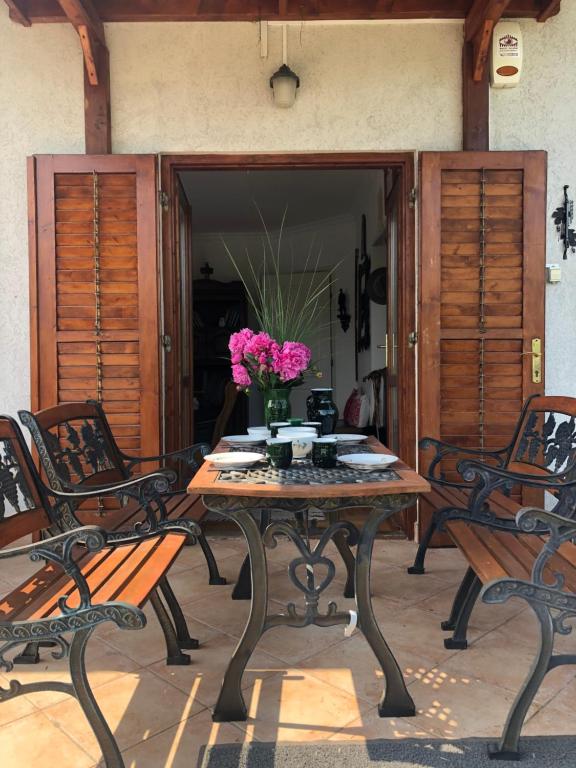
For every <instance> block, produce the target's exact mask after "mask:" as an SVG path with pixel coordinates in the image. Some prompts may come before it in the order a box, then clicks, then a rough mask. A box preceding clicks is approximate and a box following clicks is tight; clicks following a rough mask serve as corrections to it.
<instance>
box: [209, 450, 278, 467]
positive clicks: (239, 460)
mask: <svg viewBox="0 0 576 768" xmlns="http://www.w3.org/2000/svg"><path fill="white" fill-rule="evenodd" d="M263 458H264V456H263V455H262V454H261V453H248V452H247V451H246V452H244V451H236V452H235V451H228V452H226V453H209V454H208V455H207V456H204V460H205V461H208V462H210V464H213V465H214V466H215V467H218V469H246V468H247V467H252V466H254V464H257V463H258V462H259V461H262V459H263Z"/></svg>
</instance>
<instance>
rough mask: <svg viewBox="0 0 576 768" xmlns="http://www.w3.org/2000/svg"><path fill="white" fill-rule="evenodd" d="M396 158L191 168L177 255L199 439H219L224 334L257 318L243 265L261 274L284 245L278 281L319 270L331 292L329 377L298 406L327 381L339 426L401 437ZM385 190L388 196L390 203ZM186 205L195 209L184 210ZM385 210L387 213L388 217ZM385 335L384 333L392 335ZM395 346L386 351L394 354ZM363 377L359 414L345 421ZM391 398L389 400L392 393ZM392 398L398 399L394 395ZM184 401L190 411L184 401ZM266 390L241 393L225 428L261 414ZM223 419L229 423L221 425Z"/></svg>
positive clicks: (317, 348)
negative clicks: (396, 382)
mask: <svg viewBox="0 0 576 768" xmlns="http://www.w3.org/2000/svg"><path fill="white" fill-rule="evenodd" d="M397 173H398V172H397V171H395V170H393V169H389V170H386V169H341V170H338V169H335V170H331V169H314V170H312V169H309V170H307V169H296V168H294V169H286V170H284V169H282V170H267V169H266V170H261V169H258V170H189V171H188V170H186V171H180V172H179V180H180V190H181V200H180V207H181V216H180V226H181V228H182V229H185V228H187V229H188V232H184V231H182V232H181V236H180V238H179V242H180V244H181V246H180V247H181V249H182V253H181V259H186V260H187V261H188V266H187V269H186V270H185V269H184V268H182V271H183V272H184V271H188V270H189V271H190V277H191V281H190V282H191V284H192V305H191V306H192V314H193V330H192V336H193V345H192V349H193V353H192V354H193V361H191V365H192V368H193V371H192V373H193V393H192V388H191V389H190V392H191V394H192V396H193V401H192V403H191V404H190V405H189V406H188V407H187V408H186V409H185V410H186V411H187V412H189V413H190V416H191V418H192V417H193V422H194V436H195V439H196V440H206V441H207V442H213V437H214V434H215V428H216V422H217V420H218V417H219V415H221V414H222V409H223V407H224V402H225V398H226V394H225V393H226V385H227V383H228V382H229V381H230V378H231V373H230V364H229V357H230V355H229V352H228V340H229V337H230V334H231V333H233V332H234V331H236V330H239V329H240V328H243V327H245V326H248V327H252V328H253V329H256V328H257V323H256V320H255V317H254V312H253V310H252V308H251V305H250V299H249V296H248V295H247V291H246V288H245V287H244V285H243V283H242V281H241V280H240V276H239V274H238V270H239V271H240V272H241V273H242V276H243V277H244V276H248V277H249V280H250V279H252V278H250V271H251V267H250V264H252V267H253V268H254V273H255V275H257V276H258V275H261V273H262V270H263V269H269V266H268V267H263V253H264V251H266V250H269V249H270V248H272V249H274V250H276V249H278V248H279V249H280V250H279V253H280V264H281V274H280V281H281V282H282V281H289V280H290V275H291V274H292V280H293V281H295V280H298V281H299V284H301V285H302V294H304V292H305V290H308V286H309V285H312V284H313V283H314V281H316V283H317V284H319V285H322V284H326V283H327V282H331V285H330V288H329V289H328V290H325V291H323V293H322V295H321V297H320V299H319V301H320V302H321V304H322V314H321V323H320V324H319V327H318V331H317V335H316V336H315V338H313V339H311V340H310V346H311V348H312V353H313V361H314V363H315V364H316V366H317V368H318V370H319V373H320V374H321V378H317V379H316V378H313V377H310V378H308V379H307V380H306V381H305V382H304V385H303V386H301V387H298V388H296V389H295V390H294V391H293V392H292V395H291V404H292V415H293V416H299V417H304V418H305V417H306V397H307V396H308V394H309V390H310V388H311V387H331V388H333V390H334V393H333V399H334V402H335V403H336V405H337V407H338V409H339V412H340V426H339V428H340V429H341V430H342V429H344V430H348V431H349V430H350V428H354V427H356V428H358V429H360V430H361V431H363V432H368V433H371V434H380V435H381V436H382V437H383V438H386V439H387V440H388V444H389V445H393V443H394V439H393V434H394V431H395V429H394V421H395V419H394V415H393V414H392V418H391V419H389V417H388V416H389V413H390V408H391V405H393V400H394V397H395V395H394V392H393V391H391V392H389V393H388V395H387V394H386V389H387V386H388V387H389V385H390V381H387V370H388V373H390V369H391V368H393V366H394V362H395V361H394V359H392V358H393V357H394V354H395V345H394V343H393V342H392V341H391V342H390V347H389V348H387V345H388V343H389V342H388V339H392V338H393V337H392V333H394V327H395V324H396V319H395V318H396V313H397V309H396V303H397V302H396V290H395V287H396V286H395V282H396V278H395V275H396V264H395V262H396V244H395V243H396V236H397V232H396V221H395V214H394V206H393V205H392V203H391V200H393V197H394V194H393V192H394V186H395V180H396V174H397ZM387 199H388V204H387ZM183 208H188V210H187V211H186V210H182V209H183ZM387 212H388V219H387ZM387 334H388V335H387ZM389 355H390V357H389ZM355 388H358V390H359V392H360V394H361V395H364V397H361V398H360V400H361V414H359V416H357V417H354V418H352V419H349V420H348V423H346V422H345V421H344V414H345V410H346V404H347V401H348V399H349V398H350V396H351V395H352V393H353V391H354V389H355ZM387 401H388V402H387ZM390 401H392V402H390ZM188 408H189V409H190V410H188ZM263 418H264V416H263V402H262V397H261V395H260V393H258V392H256V391H252V392H251V393H250V395H249V396H246V395H245V394H243V393H239V394H238V395H237V397H236V401H235V403H234V406H233V409H232V410H231V413H230V416H229V418H227V423H226V424H225V425H223V426H224V429H225V430H226V432H227V433H238V432H244V431H245V430H246V427H247V426H248V425H249V424H252V425H254V424H262V423H263ZM219 426H220V427H221V426H222V425H219Z"/></svg>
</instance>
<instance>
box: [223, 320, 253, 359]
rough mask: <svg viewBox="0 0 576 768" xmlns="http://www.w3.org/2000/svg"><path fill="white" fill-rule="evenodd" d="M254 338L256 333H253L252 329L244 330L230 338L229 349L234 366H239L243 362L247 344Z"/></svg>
mask: <svg viewBox="0 0 576 768" xmlns="http://www.w3.org/2000/svg"><path fill="white" fill-rule="evenodd" d="M253 336H254V331H251V330H250V328H243V329H242V330H241V331H238V332H237V333H233V334H232V336H230V341H229V342H228V349H229V350H230V352H231V360H232V364H233V365H237V364H238V363H240V362H241V360H242V358H243V356H244V349H245V348H246V344H247V343H248V342H249V341H250V340H251V339H252V337H253Z"/></svg>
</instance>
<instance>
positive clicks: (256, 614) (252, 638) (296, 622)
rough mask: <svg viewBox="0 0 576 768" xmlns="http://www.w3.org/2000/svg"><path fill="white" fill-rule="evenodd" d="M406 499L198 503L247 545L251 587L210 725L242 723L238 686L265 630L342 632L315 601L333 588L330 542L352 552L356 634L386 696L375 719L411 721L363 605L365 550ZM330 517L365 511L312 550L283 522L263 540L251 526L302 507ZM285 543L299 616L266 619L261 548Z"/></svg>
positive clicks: (333, 615)
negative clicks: (290, 549)
mask: <svg viewBox="0 0 576 768" xmlns="http://www.w3.org/2000/svg"><path fill="white" fill-rule="evenodd" d="M414 498H415V497H414V495H413V494H397V495H382V496H373V497H356V498H347V499H342V498H340V499H338V498H322V499H314V500H311V499H310V500H306V499H296V498H291V499H263V498H251V497H238V496H234V497H230V496H215V495H214V496H212V495H206V496H204V497H203V501H204V504H205V505H206V507H207V508H208V509H209V510H210V511H212V512H218V513H220V514H222V515H224V516H225V517H227V518H228V519H230V520H233V521H234V522H235V523H236V524H237V525H238V526H239V527H240V529H241V530H242V533H243V534H244V537H245V538H246V542H247V544H248V553H249V558H250V560H249V565H250V576H251V583H252V604H251V610H250V617H249V619H248V623H247V625H246V628H245V629H244V633H243V635H242V639H241V640H240V643H239V645H238V647H237V648H236V650H235V651H234V654H233V656H232V659H231V660H230V664H229V666H228V669H227V670H226V674H225V676H224V681H223V683H222V689H221V691H220V696H219V697H218V701H217V703H216V707H215V709H214V714H213V719H214V720H215V721H216V722H227V721H232V720H246V718H247V710H246V704H245V702H244V698H243V696H242V690H241V682H242V675H243V674H244V670H245V669H246V666H247V664H248V661H249V660H250V657H251V655H252V653H253V652H254V649H255V647H256V645H257V643H258V641H259V640H260V638H261V637H262V635H263V634H264V632H266V630H268V629H271V628H272V627H278V626H287V627H294V628H299V627H307V626H309V625H311V624H314V625H316V626H319V627H328V626H333V625H335V624H348V623H349V622H350V613H349V612H348V611H339V610H338V607H337V605H336V603H334V602H330V603H329V604H328V609H327V611H326V613H320V611H319V609H318V604H319V599H320V596H321V594H322V592H324V590H325V589H326V588H327V587H328V586H329V584H330V583H331V582H332V580H333V578H334V575H335V572H336V569H335V566H334V563H333V561H332V560H330V559H329V558H328V557H327V556H326V555H325V554H324V550H325V548H326V546H327V544H328V543H329V541H330V540H334V542H335V543H337V542H338V544H337V546H338V548H339V550H340V551H341V552H342V549H341V547H342V545H343V544H345V546H346V548H347V549H348V546H356V547H357V550H356V566H355V569H354V591H355V597H356V609H357V613H358V627H359V629H360V630H361V631H362V633H363V634H364V637H365V638H366V641H367V642H368V644H369V645H370V647H371V649H372V651H373V653H374V655H375V656H376V658H377V659H378V662H379V664H380V666H381V668H382V672H383V675H384V679H385V691H384V694H383V696H382V698H381V700H380V703H379V705H378V712H379V714H380V716H381V717H411V716H413V715H414V714H415V707H414V702H413V701H412V698H411V696H410V694H409V693H408V690H407V688H406V685H405V683H404V678H403V676H402V672H401V670H400V668H399V666H398V663H397V662H396V659H395V658H394V655H393V653H392V651H391V650H390V648H389V647H388V645H387V643H386V641H385V640H384V638H383V636H382V633H381V632H380V629H379V627H378V624H377V623H376V619H375V617H374V612H373V610H372V601H371V598H370V564H371V559H372V549H373V546H374V539H375V537H376V533H377V532H378V528H379V526H380V524H381V523H382V521H383V520H385V519H386V518H388V517H390V516H391V515H393V514H395V513H396V512H398V511H400V510H401V509H404V508H405V507H408V506H410V505H411V504H412V503H413V502H414ZM310 506H314V508H315V509H322V510H325V511H327V512H330V513H335V512H338V511H343V510H345V509H350V508H351V507H362V508H367V509H368V510H369V511H367V516H366V521H365V523H364V525H363V527H362V529H361V531H360V532H359V531H358V530H357V528H356V527H355V526H353V525H352V524H351V523H349V522H345V521H336V522H332V524H331V525H330V526H329V528H327V529H326V531H325V532H324V533H323V535H322V536H321V538H320V539H319V541H318V542H316V544H315V546H313V547H312V546H309V545H308V543H307V542H306V541H305V540H304V539H303V538H302V536H301V535H300V533H299V532H298V531H297V530H296V528H295V527H294V526H292V525H291V524H290V523H288V522H286V521H277V522H271V523H270V524H268V525H267V526H266V529H265V531H264V533H262V532H261V531H260V528H259V525H258V523H257V522H256V520H255V519H254V513H255V512H259V513H262V515H263V517H264V519H266V518H267V516H268V515H270V514H273V513H274V512H281V513H284V514H285V513H286V512H287V511H290V512H294V513H296V512H302V511H305V510H306V509H307V508H308V507H310ZM280 535H285V536H287V537H288V538H289V539H290V540H291V541H292V542H293V543H294V545H295V547H296V550H297V552H298V556H297V557H295V558H294V560H292V562H291V563H290V565H289V568H288V573H289V576H290V579H291V580H292V582H293V584H294V585H295V586H296V587H297V588H298V589H299V590H300V591H301V592H302V593H303V595H304V606H305V608H304V611H303V612H302V611H299V610H298V609H297V607H296V606H295V604H294V603H289V604H288V605H287V606H286V612H285V613H277V614H269V613H268V612H267V606H268V574H267V562H266V550H265V547H269V548H273V547H275V546H276V540H277V537H278V536H280Z"/></svg>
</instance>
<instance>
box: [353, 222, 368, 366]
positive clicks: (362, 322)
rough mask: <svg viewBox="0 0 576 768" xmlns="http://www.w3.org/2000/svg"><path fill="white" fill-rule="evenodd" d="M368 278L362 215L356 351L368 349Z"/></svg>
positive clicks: (357, 281) (357, 288)
mask: <svg viewBox="0 0 576 768" xmlns="http://www.w3.org/2000/svg"><path fill="white" fill-rule="evenodd" d="M369 277H370V256H369V255H368V253H367V252H366V216H365V215H364V214H363V215H362V242H361V246H360V254H359V256H358V267H357V278H356V313H357V317H358V320H357V323H358V324H357V329H356V332H357V350H358V352H363V351H364V350H366V349H370V296H369V295H368V279H369Z"/></svg>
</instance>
